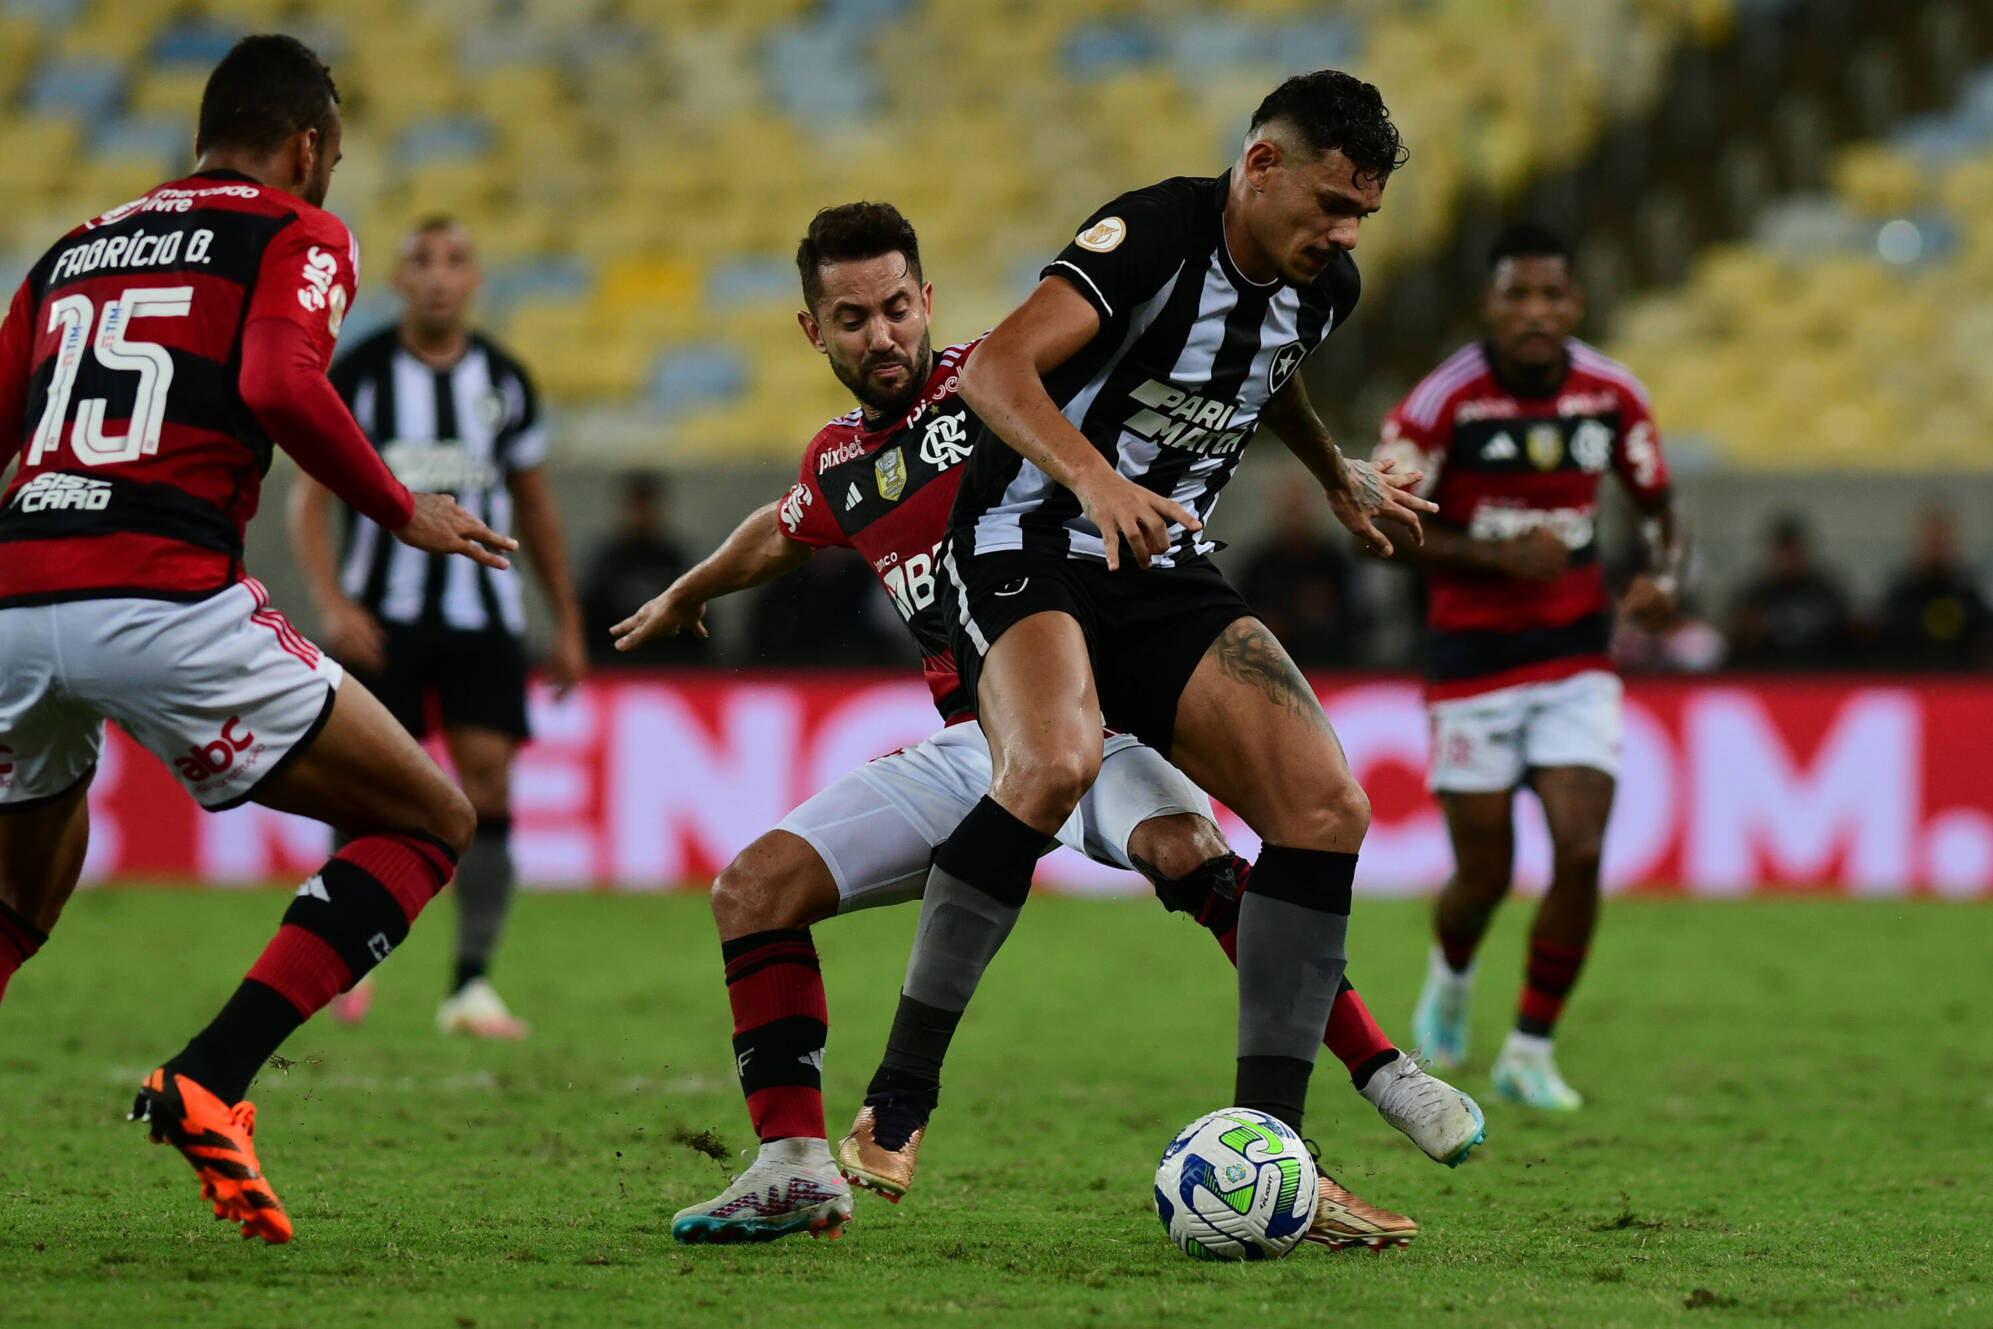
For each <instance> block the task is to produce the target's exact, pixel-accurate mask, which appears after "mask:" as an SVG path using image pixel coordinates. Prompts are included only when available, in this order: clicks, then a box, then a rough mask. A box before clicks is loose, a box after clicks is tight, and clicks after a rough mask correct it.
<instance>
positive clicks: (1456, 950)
mask: <svg viewBox="0 0 1993 1329" xmlns="http://www.w3.org/2000/svg"><path fill="white" fill-rule="evenodd" d="M1434 940H1436V941H1437V942H1438V943H1439V953H1440V954H1441V955H1443V956H1445V957H1446V967H1447V968H1448V969H1451V970H1452V971H1453V972H1454V973H1456V974H1464V973H1466V972H1467V971H1468V970H1469V969H1470V968H1472V967H1473V964H1474V952H1475V951H1476V950H1477V949H1479V948H1480V945H1481V938H1480V936H1479V935H1478V934H1477V935H1475V936H1472V937H1450V936H1448V935H1447V934H1446V933H1445V932H1444V931H1442V930H1439V929H1434Z"/></svg>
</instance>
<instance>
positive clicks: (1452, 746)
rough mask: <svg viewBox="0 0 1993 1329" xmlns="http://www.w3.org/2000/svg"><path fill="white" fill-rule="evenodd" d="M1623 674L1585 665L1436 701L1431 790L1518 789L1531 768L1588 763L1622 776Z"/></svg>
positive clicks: (1487, 791)
mask: <svg viewBox="0 0 1993 1329" xmlns="http://www.w3.org/2000/svg"><path fill="white" fill-rule="evenodd" d="M1622 691H1623V689H1622V687H1621V685H1620V681H1619V675H1617V674H1612V673H1607V672H1606V671H1605V670H1603V669H1588V670H1586V671H1585V672H1584V673H1581V674H1573V675H1571V676H1570V677H1569V678H1559V679H1555V680H1553V681H1551V682H1548V683H1522V684H1518V685H1517V686H1515V687H1512V688H1500V689H1497V690H1496V691H1494V692H1483V693H1480V694H1479V695H1477V696H1473V697H1460V698H1456V699H1455V700H1452V701H1439V702H1434V703H1432V704H1431V705H1430V706H1429V707H1428V708H1427V709H1428V710H1429V711H1431V713H1432V768H1431V773H1430V775H1429V776H1428V778H1427V781H1426V785H1427V787H1428V788H1429V789H1431V790H1432V791H1433V792H1434V793H1441V794H1444V793H1454V794H1490V793H1497V792H1499V791H1501V790H1505V789H1514V788H1516V787H1517V786H1518V785H1520V784H1521V783H1522V782H1523V780H1524V778H1525V777H1526V776H1527V775H1528V774H1529V772H1531V771H1533V770H1541V769H1543V768H1544V767H1548V766H1588V767H1591V768H1592V769H1593V770H1599V771H1604V772H1605V773H1606V774H1607V775H1610V776H1612V777H1614V778H1615V779H1616V778H1618V776H1619V736H1620V696H1621V693H1622Z"/></svg>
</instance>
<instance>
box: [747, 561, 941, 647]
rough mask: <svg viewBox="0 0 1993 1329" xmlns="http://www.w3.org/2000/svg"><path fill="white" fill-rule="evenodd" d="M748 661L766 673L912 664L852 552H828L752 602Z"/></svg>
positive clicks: (894, 619) (889, 611)
mask: <svg viewBox="0 0 1993 1329" xmlns="http://www.w3.org/2000/svg"><path fill="white" fill-rule="evenodd" d="M748 639H749V646H750V654H749V657H748V658H749V661H750V662H751V663H753V664H762V665H885V664H901V663H905V662H907V661H909V660H911V659H913V655H912V643H911V641H910V640H909V639H908V637H907V635H906V633H905V632H904V631H903V630H902V629H901V627H900V626H899V618H898V616H897V615H896V614H895V613H894V611H893V608H892V603H891V602H890V601H889V600H887V599H886V593H885V592H884V591H883V590H881V589H880V588H879V583H878V580H877V579H876V578H874V577H873V575H872V570H871V569H870V568H868V567H866V566H865V560H864V559H863V558H861V557H859V556H858V555H857V554H855V553H853V552H852V551H850V550H848V549H826V550H824V551H823V552H821V553H819V554H817V555H816V556H815V557H814V558H812V559H810V561H809V562H807V563H805V564H803V566H802V567H800V568H798V569H797V570H796V571H794V572H791V573H789V574H788V575H787V576H785V577H781V578H778V579H777V580H775V581H772V582H770V583H769V584H768V585H766V586H764V587H762V588H761V589H760V590H759V591H757V592H755V594H754V603H753V607H752V608H751V609H749V611H748Z"/></svg>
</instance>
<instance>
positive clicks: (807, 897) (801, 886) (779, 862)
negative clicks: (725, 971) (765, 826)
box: [712, 847, 836, 939]
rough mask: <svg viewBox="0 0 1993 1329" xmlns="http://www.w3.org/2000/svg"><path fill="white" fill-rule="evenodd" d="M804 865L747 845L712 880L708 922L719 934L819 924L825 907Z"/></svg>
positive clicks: (740, 934) (730, 935)
mask: <svg viewBox="0 0 1993 1329" xmlns="http://www.w3.org/2000/svg"><path fill="white" fill-rule="evenodd" d="M808 875H809V874H808V873H807V872H806V871H805V865H803V864H801V863H791V862H789V861H787V860H786V858H785V857H783V856H779V855H778V856H774V857H771V856H770V855H768V854H757V853H755V852H754V849H753V848H752V847H750V848H749V849H748V850H745V851H743V852H742V853H741V854H740V855H739V856H737V857H736V858H735V859H734V861H733V862H731V863H729V864H727V866H726V868H725V869H724V870H722V871H721V873H720V875H719V876H718V877H716V878H714V880H713V896H712V906H713V922H714V923H715V924H717V925H718V927H719V929H720V936H721V937H722V938H726V939H731V938H734V937H744V936H747V935H748V934H749V933H753V932H771V931H781V930H784V929H790V928H806V927H810V926H811V925H813V924H816V923H821V922H822V921H823V920H824V919H825V918H826V917H828V916H829V913H830V912H832V911H834V909H835V907H836V906H835V901H834V900H833V901H832V902H831V907H830V909H826V908H825V901H823V900H822V899H820V898H819V894H820V893H819V892H818V891H816V890H813V889H811V886H810V882H809V879H808Z"/></svg>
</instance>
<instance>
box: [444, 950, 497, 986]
mask: <svg viewBox="0 0 1993 1329" xmlns="http://www.w3.org/2000/svg"><path fill="white" fill-rule="evenodd" d="M487 968H488V966H487V965H486V964H485V961H484V957H483V956H470V955H459V956H458V957H457V968H456V971H455V974H454V979H455V982H454V983H453V984H452V986H451V988H450V992H451V995H453V996H454V995H455V994H457V993H459V992H462V991H463V990H464V988H465V987H467V986H468V985H470V984H471V983H473V982H475V981H477V980H478V979H480V978H483V977H484V976H485V973H486V970H487Z"/></svg>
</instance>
